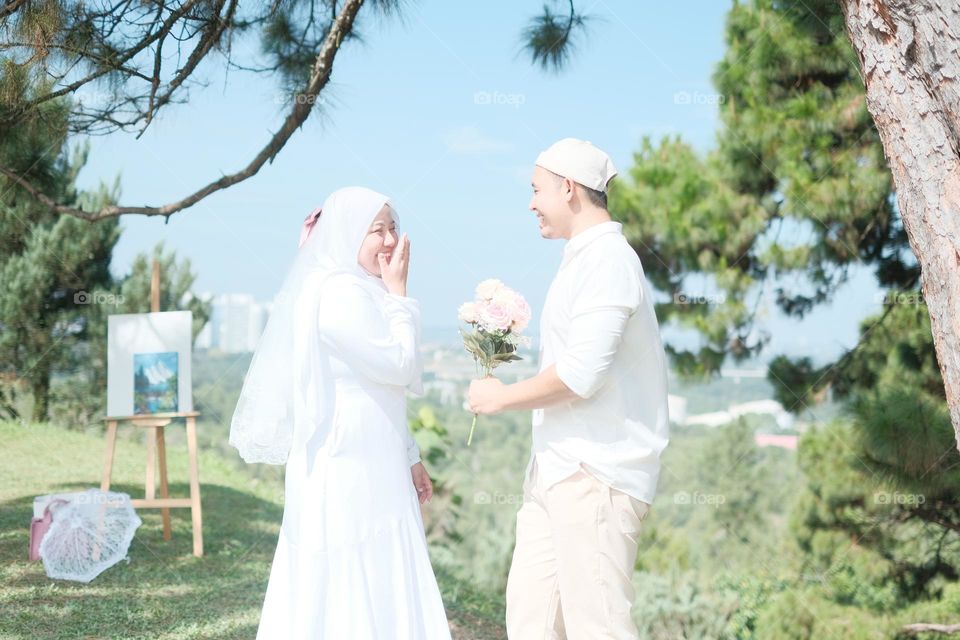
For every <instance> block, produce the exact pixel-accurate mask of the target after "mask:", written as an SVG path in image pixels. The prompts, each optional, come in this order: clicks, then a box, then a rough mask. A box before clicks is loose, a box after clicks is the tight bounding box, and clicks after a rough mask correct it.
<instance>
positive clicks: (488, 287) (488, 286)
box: [477, 278, 504, 300]
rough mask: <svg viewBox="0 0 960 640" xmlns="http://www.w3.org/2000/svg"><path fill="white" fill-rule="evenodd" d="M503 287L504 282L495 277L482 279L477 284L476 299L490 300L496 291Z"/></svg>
mask: <svg viewBox="0 0 960 640" xmlns="http://www.w3.org/2000/svg"><path fill="white" fill-rule="evenodd" d="M503 288H504V284H503V283H502V282H500V281H499V280H497V279H496V278H490V279H488V280H484V281H483V282H481V283H480V284H478V285H477V299H478V300H492V299H493V297H494V296H495V295H497V292H498V291H500V290H501V289H503Z"/></svg>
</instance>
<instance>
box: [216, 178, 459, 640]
mask: <svg viewBox="0 0 960 640" xmlns="http://www.w3.org/2000/svg"><path fill="white" fill-rule="evenodd" d="M396 223H397V215H396V211H395V210H394V209H393V207H392V205H391V203H390V201H389V200H388V199H387V197H386V196H383V195H381V194H378V193H376V192H374V191H371V190H369V189H364V188H359V187H350V188H347V189H341V190H339V191H336V192H334V193H333V194H332V195H331V196H330V197H329V198H327V200H326V202H324V204H323V206H322V207H321V208H320V209H318V210H316V211H314V212H313V213H311V215H310V216H308V217H307V220H306V221H305V223H304V229H303V233H302V235H301V247H300V250H299V251H298V253H297V257H296V259H295V260H294V264H293V266H292V267H291V269H290V273H289V274H288V276H287V278H286V280H285V281H284V284H283V287H282V289H281V291H280V293H279V294H278V296H277V298H276V300H275V303H274V309H273V312H272V313H271V315H270V320H269V321H268V323H267V327H266V329H265V330H264V333H263V336H262V337H261V339H260V342H259V344H258V345H257V350H256V352H255V354H254V357H253V360H252V362H251V364H250V369H249V371H248V372H247V375H246V378H245V379H244V386H243V390H242V392H241V394H240V399H239V401H238V403H237V408H236V411H235V412H234V416H233V421H232V422H231V428H230V442H231V444H233V445H234V446H235V447H237V449H238V450H239V451H240V454H241V456H242V457H243V458H244V460H246V461H247V462H267V463H272V464H284V463H286V465H287V467H286V481H285V503H284V512H283V524H282V526H281V530H280V536H279V539H278V542H277V550H276V554H275V556H274V560H273V567H272V569H271V572H270V581H269V584H268V586H267V593H266V597H265V600H264V604H263V611H262V614H261V618H260V627H259V630H258V633H257V638H258V640H288V639H289V640H300V639H304V640H306V639H309V640H319V639H322V640H367V639H369V640H435V639H438V640H440V639H442V640H449V638H450V631H449V626H448V624H447V620H446V615H445V612H444V607H443V602H442V600H441V597H440V591H439V588H438V587H437V582H436V578H435V577H434V573H433V569H432V567H431V565H430V559H429V557H428V555H427V544H426V539H425V537H424V529H423V520H422V518H421V514H420V504H422V503H423V502H425V501H427V500H429V499H430V497H431V495H432V491H433V489H432V486H431V483H430V479H429V476H428V475H427V473H426V471H425V470H424V468H423V465H422V463H421V462H420V453H419V449H418V448H417V445H416V443H415V442H414V440H413V437H412V436H411V434H410V431H409V429H408V426H407V419H406V396H405V391H406V390H408V389H409V390H411V391H413V392H416V393H421V394H422V392H423V390H422V383H421V375H422V361H421V359H420V356H419V353H418V340H419V329H420V318H419V306H418V303H417V301H416V300H414V299H413V298H409V297H407V295H406V279H407V266H408V264H409V256H410V244H409V241H408V240H407V238H406V235H405V234H404V236H402V237H399V238H398V236H397V231H396Z"/></svg>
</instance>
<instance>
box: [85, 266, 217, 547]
mask: <svg viewBox="0 0 960 640" xmlns="http://www.w3.org/2000/svg"><path fill="white" fill-rule="evenodd" d="M150 311H152V312H157V311H160V263H159V262H157V261H154V263H153V274H152V277H151V282H150ZM198 415H200V414H199V413H198V412H196V411H189V412H175V413H173V412H171V413H155V414H149V415H134V416H111V417H107V418H104V420H106V422H107V450H106V454H105V455H104V459H103V477H102V479H101V481H100V490H101V491H109V490H110V474H111V472H112V470H113V453H114V449H115V447H116V443H117V426H118V425H119V424H120V423H121V422H126V423H129V424H132V425H133V426H135V427H141V428H144V429H149V430H151V431H150V432H148V433H147V476H146V482H145V492H144V497H143V499H133V500H131V501H130V503H131V504H132V505H133V506H134V507H139V508H142V509H160V513H161V517H162V519H163V539H164V540H170V539H171V537H172V535H171V530H170V509H171V508H176V507H189V508H190V515H191V519H192V521H193V555H195V556H197V557H198V558H199V557H201V556H203V518H202V514H201V511H200V467H199V464H198V462H197V423H196V418H197V416H198ZM177 418H185V419H186V423H187V455H188V457H189V464H190V497H189V498H171V497H170V493H169V487H168V484H167V447H166V438H165V434H164V427H166V426H167V425H168V424H170V423H171V422H172V421H173V420H175V419H177ZM158 462H159V465H158V464H157V463H158ZM157 466H159V468H160V497H159V498H157V495H156V492H157V487H156V468H157Z"/></svg>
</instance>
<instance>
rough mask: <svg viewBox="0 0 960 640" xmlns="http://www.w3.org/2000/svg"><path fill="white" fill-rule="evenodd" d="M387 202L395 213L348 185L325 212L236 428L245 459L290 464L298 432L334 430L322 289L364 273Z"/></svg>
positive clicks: (272, 325)
mask: <svg viewBox="0 0 960 640" xmlns="http://www.w3.org/2000/svg"><path fill="white" fill-rule="evenodd" d="M385 204H388V205H391V208H392V204H391V203H390V200H389V199H388V198H387V197H386V196H385V195H382V194H380V193H377V192H375V191H371V190H370V189H366V188H363V187H347V188H344V189H340V190H338V191H335V192H333V193H332V194H330V196H329V197H328V198H327V199H326V201H325V202H324V203H323V206H322V207H321V208H320V213H319V218H315V219H316V225H315V227H314V228H313V229H312V231H310V232H309V235H308V236H307V238H306V241H305V242H303V244H302V246H301V247H300V249H299V251H298V252H297V255H296V258H294V260H293V265H292V266H291V267H290V271H289V272H288V273H287V277H286V279H285V280H284V282H283V286H282V287H281V288H280V292H279V293H278V294H277V297H276V298H275V300H274V308H273V311H272V312H271V314H270V319H269V320H268V321H267V326H266V328H265V329H264V331H263V335H262V336H261V337H260V341H259V343H258V344H257V348H256V351H255V352H254V354H253V360H252V361H251V363H250V368H249V370H248V371H247V375H246V377H245V378H244V381H243V389H242V390H241V392H240V399H239V400H238V401H237V407H236V409H235V410H234V413H233V420H232V421H231V423H230V444H231V445H233V446H234V447H236V448H237V450H238V451H239V452H240V456H241V457H242V458H243V459H244V460H245V461H246V462H265V463H267V464H284V463H285V462H286V461H287V456H288V455H289V453H290V445H291V443H292V441H293V434H294V431H297V432H298V433H300V432H303V433H305V434H306V438H312V437H315V436H316V435H317V434H318V429H328V428H329V426H328V424H327V423H328V418H329V417H330V416H329V415H328V410H329V409H330V405H331V403H330V402H329V398H328V396H329V394H330V390H329V389H330V387H329V384H327V383H328V382H329V380H330V376H329V372H328V364H327V359H326V358H325V357H324V356H323V351H322V347H321V344H320V341H319V336H318V331H317V325H318V319H319V317H320V315H319V314H320V313H321V311H322V310H321V309H320V305H319V301H320V290H321V287H322V285H323V283H324V281H325V280H326V279H327V278H328V277H330V276H331V275H333V274H334V273H344V272H346V273H356V274H358V275H363V274H364V273H365V272H364V270H363V268H362V267H361V266H360V265H359V264H358V263H357V256H358V253H359V251H360V245H361V244H362V242H363V239H364V237H365V236H366V234H367V232H368V230H369V228H370V223H371V222H372V221H373V219H374V218H375V217H376V216H377V214H378V213H379V212H380V209H382V208H383V205H385ZM316 213H317V212H314V214H316ZM314 214H311V215H312V216H313V215H314ZM394 218H395V219H396V211H395V210H394ZM309 221H310V217H308V225H309ZM307 231H308V230H307V229H305V232H307ZM330 312H331V313H335V312H336V310H335V309H331V310H330ZM357 339H359V340H362V339H363V336H358V337H357ZM304 430H305V431H304Z"/></svg>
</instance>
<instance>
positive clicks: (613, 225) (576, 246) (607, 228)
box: [563, 220, 623, 259]
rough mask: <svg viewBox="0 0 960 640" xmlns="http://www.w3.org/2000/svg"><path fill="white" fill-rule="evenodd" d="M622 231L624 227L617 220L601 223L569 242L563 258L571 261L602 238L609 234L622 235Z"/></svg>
mask: <svg viewBox="0 0 960 640" xmlns="http://www.w3.org/2000/svg"><path fill="white" fill-rule="evenodd" d="M622 229H623V225H622V224H620V223H619V222H617V221H615V220H610V221H609V222H600V223H598V224H595V225H593V226H592V227H587V228H586V229H584V230H583V231H581V232H580V233H578V234H577V235H575V236H573V237H572V238H570V239H569V240H568V241H567V244H566V246H565V247H564V248H563V257H564V259H569V258H571V257H572V256H573V255H574V254H576V253H577V252H578V251H580V250H581V249H583V248H584V247H585V246H587V245H588V244H590V243H591V242H592V241H594V240H596V239H597V238H599V237H600V236H602V235H605V234H607V233H621V230H622Z"/></svg>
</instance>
